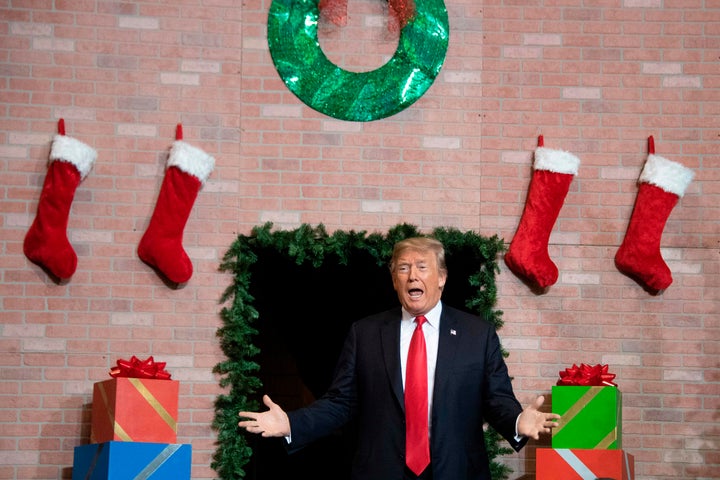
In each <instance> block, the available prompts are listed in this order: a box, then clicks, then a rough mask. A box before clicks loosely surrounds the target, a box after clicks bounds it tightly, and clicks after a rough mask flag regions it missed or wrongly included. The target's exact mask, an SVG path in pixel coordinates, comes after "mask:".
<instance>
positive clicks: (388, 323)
mask: <svg viewBox="0 0 720 480" xmlns="http://www.w3.org/2000/svg"><path fill="white" fill-rule="evenodd" d="M400 318H401V313H400V309H397V311H395V310H393V313H392V315H389V316H388V318H387V319H386V320H385V323H384V324H383V325H382V326H381V327H380V336H381V342H382V349H383V359H384V361H385V372H386V373H387V376H388V379H389V380H390V385H392V390H393V393H394V394H395V399H396V400H397V401H398V404H400V407H401V408H402V409H403V411H404V410H405V402H404V400H403V398H404V396H403V384H402V371H401V369H400Z"/></svg>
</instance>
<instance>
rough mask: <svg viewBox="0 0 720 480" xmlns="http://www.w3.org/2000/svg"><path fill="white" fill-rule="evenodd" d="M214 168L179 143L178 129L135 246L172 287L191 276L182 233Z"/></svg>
mask: <svg viewBox="0 0 720 480" xmlns="http://www.w3.org/2000/svg"><path fill="white" fill-rule="evenodd" d="M213 168H215V159H214V158H213V157H211V156H210V155H208V154H207V153H205V152H203V151H202V150H200V149H198V148H195V147H193V146H191V145H189V144H188V143H185V142H183V141H182V125H178V127H177V134H176V141H175V142H174V143H173V146H172V148H171V149H170V156H169V158H168V162H167V168H166V170H165V178H164V179H163V183H162V186H161V187H160V194H159V196H158V199H157V203H156V205H155V211H154V212H153V214H152V218H151V219H150V224H149V225H148V228H147V230H146V231H145V234H144V235H143V237H142V239H141V240H140V245H139V246H138V256H139V257H140V259H141V260H142V261H143V262H145V263H147V264H148V265H150V266H151V267H154V268H155V269H157V270H159V271H160V273H162V274H163V275H165V277H167V279H168V280H170V281H172V282H175V283H184V282H187V281H188V280H189V279H190V277H191V276H192V272H193V266H192V262H191V261H190V259H189V258H188V256H187V253H185V249H184V248H183V246H182V237H183V231H184V230H185V224H186V223H187V220H188V217H189V216H190V211H191V210H192V207H193V204H194V203H195V199H196V198H197V194H198V192H199V191H200V188H201V187H202V185H203V184H204V183H205V181H206V180H207V178H208V177H209V176H210V173H212V171H213Z"/></svg>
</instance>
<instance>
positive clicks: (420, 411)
mask: <svg viewBox="0 0 720 480" xmlns="http://www.w3.org/2000/svg"><path fill="white" fill-rule="evenodd" d="M426 321H427V319H426V318H425V317H424V316H422V315H421V316H419V317H416V318H415V322H416V323H417V325H415V331H414V332H413V335H412V339H411V340H410V349H409V350H408V357H407V366H406V371H405V428H406V432H405V463H406V464H407V466H408V467H409V468H410V470H412V471H413V472H414V473H415V475H420V474H421V473H422V471H423V470H425V468H426V467H427V466H428V464H429V463H430V436H429V432H428V383H427V353H426V350H425V336H424V335H423V331H422V324H423V323H424V322H426Z"/></svg>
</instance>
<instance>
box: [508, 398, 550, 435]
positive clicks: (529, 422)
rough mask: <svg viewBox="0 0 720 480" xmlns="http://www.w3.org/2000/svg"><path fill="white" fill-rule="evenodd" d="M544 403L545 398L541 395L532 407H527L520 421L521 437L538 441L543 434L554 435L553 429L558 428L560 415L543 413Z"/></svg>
mask: <svg viewBox="0 0 720 480" xmlns="http://www.w3.org/2000/svg"><path fill="white" fill-rule="evenodd" d="M543 403H545V397H544V396H543V395H540V396H539V397H537V398H536V399H535V401H534V402H533V404H532V405H529V406H527V407H525V410H523V411H522V413H521V414H520V419H519V420H518V434H519V435H523V436H526V437H530V438H533V439H535V440H537V439H539V438H540V434H541V433H543V434H546V433H552V429H553V428H555V427H557V426H558V421H559V420H560V415H558V414H557V413H543V412H541V411H540V407H542V405H543Z"/></svg>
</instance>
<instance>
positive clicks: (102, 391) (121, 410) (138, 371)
mask: <svg viewBox="0 0 720 480" xmlns="http://www.w3.org/2000/svg"><path fill="white" fill-rule="evenodd" d="M110 375H111V376H112V377H113V378H112V379H110V380H105V381H103V382H97V383H95V385H94V386H93V402H92V423H91V429H90V442H91V443H102V442H109V441H114V440H115V441H123V442H155V443H176V441H177V417H178V400H179V390H180V382H178V381H176V380H171V379H170V374H169V373H168V372H167V371H165V363H164V362H155V361H154V359H153V357H149V358H148V359H146V360H140V359H138V358H137V357H135V356H133V357H132V358H131V359H130V360H118V361H117V366H116V367H113V369H112V370H111V371H110Z"/></svg>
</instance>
